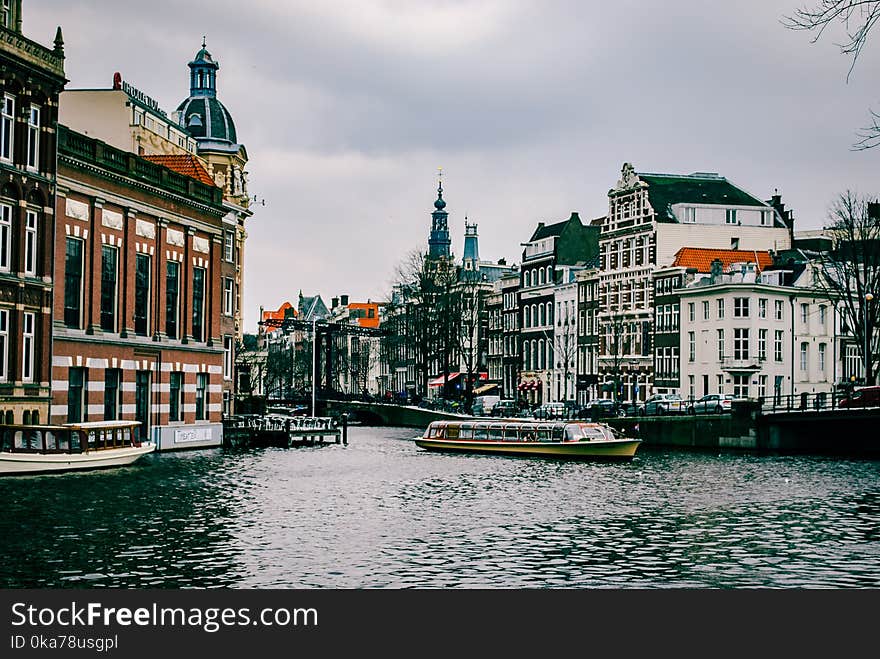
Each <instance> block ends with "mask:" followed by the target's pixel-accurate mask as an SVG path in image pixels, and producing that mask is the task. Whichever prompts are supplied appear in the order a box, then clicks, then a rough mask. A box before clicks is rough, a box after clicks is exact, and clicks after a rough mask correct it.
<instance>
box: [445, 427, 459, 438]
mask: <svg viewBox="0 0 880 659" xmlns="http://www.w3.org/2000/svg"><path fill="white" fill-rule="evenodd" d="M446 437H447V438H448V439H458V426H446Z"/></svg>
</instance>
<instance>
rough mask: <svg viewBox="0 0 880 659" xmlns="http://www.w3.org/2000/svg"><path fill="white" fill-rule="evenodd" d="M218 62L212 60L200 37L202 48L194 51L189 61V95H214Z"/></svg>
mask: <svg viewBox="0 0 880 659" xmlns="http://www.w3.org/2000/svg"><path fill="white" fill-rule="evenodd" d="M219 68H220V63H219V62H216V61H214V58H213V57H211V53H209V52H208V49H207V48H206V44H205V37H202V48H201V50H199V52H197V53H196V56H195V59H193V61H192V62H190V63H189V71H190V73H189V95H190V96H216V95H217V69H219Z"/></svg>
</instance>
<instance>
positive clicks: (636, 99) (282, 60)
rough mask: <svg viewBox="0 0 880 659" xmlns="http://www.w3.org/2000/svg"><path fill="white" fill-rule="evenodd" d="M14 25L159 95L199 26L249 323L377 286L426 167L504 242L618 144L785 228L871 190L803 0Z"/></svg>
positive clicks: (171, 5)
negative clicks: (262, 310)
mask: <svg viewBox="0 0 880 659" xmlns="http://www.w3.org/2000/svg"><path fill="white" fill-rule="evenodd" d="M24 4H25V7H24V29H25V33H26V34H27V35H28V36H30V37H31V38H34V39H36V40H38V41H40V42H42V43H50V42H51V39H52V37H53V36H54V30H55V26H56V25H58V24H61V25H62V26H63V29H64V34H65V41H66V53H67V72H68V77H69V78H70V83H69V87H70V88H81V87H99V86H100V87H106V86H109V84H110V81H111V79H112V75H113V71H116V70H119V71H121V72H123V74H124V76H125V77H126V79H128V80H130V81H132V82H133V83H134V84H136V85H137V86H138V87H139V88H141V89H142V90H143V91H145V92H146V93H148V94H150V95H151V96H153V97H154V98H156V99H158V100H160V102H161V103H162V105H163V107H164V108H165V109H166V110H169V111H170V110H172V109H173V108H174V107H176V106H177V104H178V102H179V101H180V100H181V99H183V98H184V97H186V95H187V93H188V88H187V84H188V77H187V69H186V63H187V62H188V61H189V59H190V58H191V57H192V56H193V54H194V53H195V51H196V50H197V49H198V47H199V45H200V42H201V37H202V35H203V34H205V35H207V37H208V46H209V49H210V50H211V51H212V53H213V54H214V55H215V56H216V57H217V58H219V60H220V63H221V70H220V76H219V78H218V89H219V96H220V98H221V100H222V101H223V102H224V103H225V104H226V105H227V107H228V108H229V109H230V111H231V112H232V114H233V116H234V118H235V121H236V125H237V127H238V132H239V137H240V139H241V140H242V141H243V142H244V143H245V144H246V146H247V148H248V152H249V154H250V157H251V162H250V165H249V169H250V170H251V177H250V181H251V188H252V190H251V191H252V192H253V193H256V194H258V195H259V196H260V197H265V198H266V200H267V206H265V207H262V206H258V207H256V209H255V210H256V212H255V215H254V217H253V218H252V220H251V222H250V226H249V229H248V233H249V236H250V237H249V241H248V246H247V257H246V259H247V261H246V282H245V305H246V315H245V325H246V327H247V328H248V329H251V330H252V329H254V327H255V323H256V320H257V313H258V309H259V306H261V305H263V306H266V307H267V308H268V307H277V306H278V305H280V303H281V302H282V301H284V300H285V299H293V298H295V296H296V294H297V292H298V291H299V290H300V289H302V290H303V291H304V292H306V293H307V294H308V293H314V292H319V293H321V294H322V295H324V296H325V297H326V298H329V297H332V296H334V295H337V294H339V293H345V292H347V293H349V294H350V295H352V296H353V297H354V298H368V297H371V298H373V299H376V298H377V297H381V296H382V295H383V294H384V293H385V292H386V291H387V289H388V281H389V279H390V277H391V274H392V272H393V269H394V265H395V263H396V262H397V260H398V259H399V258H400V257H401V255H403V254H404V253H405V252H407V251H408V250H410V249H411V248H412V247H415V246H417V245H422V244H424V243H425V241H426V240H427V232H428V229H429V222H430V220H429V213H430V210H431V204H432V202H433V199H434V189H435V188H436V179H435V175H436V168H437V167H438V166H443V168H444V172H445V175H444V179H445V183H444V188H445V189H446V191H447V193H446V195H445V197H446V198H447V200H448V201H449V207H448V210H449V211H450V213H451V215H450V222H451V226H452V230H453V240H454V243H453V247H454V248H455V249H456V250H458V251H460V249H461V241H462V233H463V231H462V228H463V227H462V224H463V222H464V215H465V214H468V216H469V218H470V220H471V221H476V222H478V223H479V227H480V238H481V253H482V254H483V255H484V256H485V257H488V258H494V259H497V258H500V257H502V256H503V257H506V258H507V259H508V261H509V262H511V261H518V260H519V258H520V250H521V247H520V245H519V243H520V242H522V241H523V240H525V239H527V238H528V236H529V235H530V233H531V231H532V229H533V228H534V225H535V223H536V222H538V221H540V220H558V219H563V218H565V217H567V216H568V213H570V212H571V211H573V210H576V211H579V212H580V213H581V217H583V218H585V219H586V218H592V217H596V216H599V215H601V214H603V213H604V212H605V209H606V205H607V196H606V195H607V191H608V189H609V188H610V187H611V186H612V185H613V184H614V182H615V181H616V179H617V174H618V172H619V170H620V166H621V164H622V163H623V162H624V161H631V162H633V163H634V164H635V166H636V168H637V169H640V170H643V171H664V172H678V173H688V172H692V171H717V172H719V173H721V174H724V175H725V176H727V177H729V178H730V179H731V180H733V181H735V182H736V183H738V184H740V185H742V186H743V187H745V188H746V189H748V190H749V191H751V192H753V193H754V194H756V195H758V196H759V197H762V198H769V196H770V195H771V194H773V190H774V189H776V188H778V189H779V191H780V192H781V193H782V195H783V200H784V201H785V202H786V203H787V204H788V205H789V207H791V208H792V209H793V210H794V211H795V215H796V218H797V221H798V224H799V226H800V227H801V228H816V227H818V226H820V225H821V224H822V222H823V220H824V217H825V215H826V209H827V207H828V205H829V204H830V202H831V201H832V199H833V198H834V196H835V195H836V194H837V193H839V192H840V191H842V190H844V189H846V188H850V187H851V188H854V189H858V190H860V191H862V192H870V193H876V192H877V189H876V183H875V176H874V174H875V172H876V167H877V160H878V158H880V149H876V150H874V151H868V152H862V153H854V152H852V151H850V149H849V147H850V145H851V144H852V143H853V142H854V140H855V131H856V130H857V129H858V128H859V127H860V126H861V125H863V124H865V123H866V122H867V120H868V108H869V107H872V106H873V107H875V108H876V107H880V99H878V93H877V91H876V89H875V87H874V86H873V82H874V81H873V79H872V78H871V77H869V73H873V71H876V67H877V65H878V63H880V47H878V46H877V45H876V43H874V42H869V47H868V49H867V50H866V51H865V52H864V53H863V55H862V59H861V60H860V62H859V64H858V65H857V67H856V70H855V71H854V74H853V76H852V77H851V79H850V81H849V83H847V82H846V72H847V70H848V67H849V61H848V60H847V59H846V58H845V57H843V56H841V55H840V54H839V52H838V50H837V49H836V48H835V46H834V43H835V41H836V40H838V39H836V35H835V34H834V33H831V34H829V35H826V37H823V39H822V40H821V41H820V42H819V43H816V44H811V43H810V39H809V35H807V34H805V33H797V32H791V31H789V30H786V29H784V28H783V27H782V25H781V24H780V22H779V19H780V18H781V16H782V15H783V14H785V13H787V12H790V11H791V10H792V9H794V7H795V6H797V5H798V4H799V3H797V2H794V1H793V0H766V1H762V0H750V1H746V2H739V3H706V2H699V1H698V0H669V1H666V2H653V3H646V2H643V1H642V2H638V1H636V0H624V1H621V2H614V3H609V2H576V1H570V2H569V1H556V2H527V1H525V0H458V1H457V0H434V1H423V2H417V1H413V0H406V1H404V0H386V1H381V0H376V1H374V2H368V1H366V0H363V1H358V2H354V1H352V2H342V1H337V2H326V3H314V2H305V1H302V2H286V1H281V0H278V1H276V2H272V1H270V0H255V1H253V2H250V3H247V4H242V3H240V2H231V1H229V0H215V1H214V2H210V3H208V2H190V3H179V2H176V1H171V0H155V1H154V2H152V3H150V4H149V6H148V7H147V6H144V5H143V4H136V3H129V2H118V1H115V2H114V1H111V0H96V1H94V2H79V3H76V2H73V3H72V2H70V1H69V0H66V1H65V0H44V1H43V2H41V3H39V4H37V3H32V2H27V1H26V2H25V3H24Z"/></svg>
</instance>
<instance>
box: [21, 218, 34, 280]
mask: <svg viewBox="0 0 880 659" xmlns="http://www.w3.org/2000/svg"><path fill="white" fill-rule="evenodd" d="M24 274H26V275H31V276H36V274H37V212H36V211H27V213H26V220H25V235H24Z"/></svg>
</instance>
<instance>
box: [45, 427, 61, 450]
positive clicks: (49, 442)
mask: <svg viewBox="0 0 880 659" xmlns="http://www.w3.org/2000/svg"><path fill="white" fill-rule="evenodd" d="M46 450H47V451H57V450H58V441H57V440H56V439H55V433H54V432H52V431H51V430H47V431H46Z"/></svg>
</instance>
